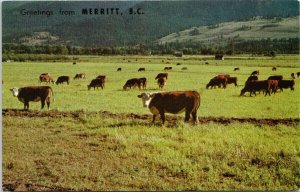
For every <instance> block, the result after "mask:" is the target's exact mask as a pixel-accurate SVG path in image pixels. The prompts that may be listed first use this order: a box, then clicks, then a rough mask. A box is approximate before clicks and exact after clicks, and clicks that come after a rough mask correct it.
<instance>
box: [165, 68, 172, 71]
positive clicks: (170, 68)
mask: <svg viewBox="0 0 300 192" xmlns="http://www.w3.org/2000/svg"><path fill="white" fill-rule="evenodd" d="M167 70H172V67H165V68H164V71H167Z"/></svg>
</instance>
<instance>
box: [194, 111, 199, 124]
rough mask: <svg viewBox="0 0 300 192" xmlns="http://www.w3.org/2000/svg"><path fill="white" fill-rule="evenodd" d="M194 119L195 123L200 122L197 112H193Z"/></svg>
mask: <svg viewBox="0 0 300 192" xmlns="http://www.w3.org/2000/svg"><path fill="white" fill-rule="evenodd" d="M192 117H193V121H194V123H195V124H197V123H198V122H199V120H198V117H197V111H196V112H192Z"/></svg>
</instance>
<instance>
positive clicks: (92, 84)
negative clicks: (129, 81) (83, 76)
mask: <svg viewBox="0 0 300 192" xmlns="http://www.w3.org/2000/svg"><path fill="white" fill-rule="evenodd" d="M104 84H105V81H104V79H93V80H92V81H91V82H90V84H89V85H88V86H87V87H88V90H90V89H91V87H93V88H94V90H95V88H96V87H97V89H98V88H99V87H101V89H102V90H103V88H104Z"/></svg>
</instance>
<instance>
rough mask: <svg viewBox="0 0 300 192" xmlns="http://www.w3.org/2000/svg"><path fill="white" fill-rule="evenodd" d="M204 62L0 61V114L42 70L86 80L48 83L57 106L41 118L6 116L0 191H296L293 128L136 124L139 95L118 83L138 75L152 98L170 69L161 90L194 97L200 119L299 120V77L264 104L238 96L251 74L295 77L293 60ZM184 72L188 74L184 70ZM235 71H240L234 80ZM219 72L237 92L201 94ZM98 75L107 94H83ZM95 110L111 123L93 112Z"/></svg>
mask: <svg viewBox="0 0 300 192" xmlns="http://www.w3.org/2000/svg"><path fill="white" fill-rule="evenodd" d="M203 58H205V59H206V61H203ZM212 58H213V57H212V56H185V57H183V58H174V57H172V56H169V57H167V56H148V57H146V56H145V57H142V56H115V57H92V56H81V57H79V61H78V62H77V64H76V65H72V62H48V63H47V62H22V63H16V62H11V63H3V66H2V71H3V75H2V78H3V82H4V84H3V87H2V107H3V109H23V104H22V103H21V102H19V101H18V100H17V99H16V98H14V97H13V96H12V94H11V93H10V92H9V88H12V87H15V86H16V87H22V86H28V85H39V83H38V76H39V74H41V73H43V72H49V73H50V74H51V75H52V76H53V77H54V78H55V79H56V78H57V77H58V76H60V75H69V76H71V77H73V76H74V75H75V74H76V73H79V72H85V73H86V74H87V78H86V79H83V80H72V81H71V83H70V85H63V86H61V85H60V86H57V85H51V86H52V88H53V90H54V96H55V99H56V100H55V102H54V103H52V106H51V108H52V111H50V112H49V114H48V113H47V114H46V113H45V112H39V114H40V116H37V115H36V113H34V112H35V111H39V109H40V103H30V109H31V110H33V112H28V113H26V114H22V113H21V111H19V112H18V111H16V114H17V115H12V114H8V113H7V114H6V113H5V114H4V116H3V123H2V125H3V164H2V165H3V184H4V185H3V186H4V189H10V190H19V191H24V190H55V189H56V190H68V189H73V190H85V189H89V190H217V189H218V190H234V189H238V190H246V189H249V190H292V189H298V188H299V187H300V179H299V178H300V149H299V146H300V141H299V137H300V130H299V128H300V126H299V121H295V123H291V124H287V123H279V124H278V123H276V124H268V123H262V124H259V123H251V122H245V123H241V122H235V121H230V122H229V123H227V124H224V123H222V122H221V123H216V122H210V121H207V122H205V123H200V124H198V125H196V126H191V125H190V124H186V123H183V122H182V120H181V119H179V120H178V121H175V122H176V123H175V124H171V123H170V121H171V118H173V117H174V115H169V116H167V123H166V126H161V125H160V124H158V123H157V124H151V123H150V119H151V117H150V116H149V117H148V116H147V118H136V117H135V116H137V115H139V117H143V115H146V114H148V115H150V112H149V111H148V109H146V108H143V107H142V102H141V101H140V100H139V98H137V95H138V94H140V93H141V91H139V90H137V89H136V90H129V91H123V90H122V87H123V85H124V83H125V81H126V80H127V79H129V78H133V77H146V78H147V79H148V86H147V87H148V88H147V90H146V91H158V86H157V84H156V82H155V80H154V78H155V76H156V75H157V74H158V73H159V72H162V69H163V68H164V67H165V66H172V67H173V71H170V72H169V79H168V81H167V85H166V86H165V88H164V90H165V91H171V90H190V89H195V90H198V91H199V92H200V94H201V106H200V108H199V111H198V115H199V118H200V119H201V118H202V119H204V118H207V117H214V118H221V117H224V118H233V117H236V118H245V119H250V118H257V119H262V118H271V119H274V120H275V121H276V120H280V119H283V118H294V119H299V114H300V113H299V112H300V110H299V109H300V100H299V98H300V89H299V81H300V80H299V79H300V78H298V79H296V80H295V81H296V87H295V91H294V92H292V91H290V90H284V91H283V92H282V93H281V92H280V93H276V94H275V95H272V96H266V97H265V96H263V95H262V94H260V95H257V96H256V97H250V96H249V94H247V95H246V96H243V97H239V94H240V91H241V89H242V88H243V85H244V82H245V80H246V79H247V77H248V76H249V74H250V73H251V72H252V71H253V70H260V73H261V74H260V75H259V79H266V78H267V77H268V76H269V75H283V76H284V78H285V79H290V74H291V73H292V72H294V73H295V72H298V71H300V67H299V64H298V63H299V56H293V55H290V56H280V55H279V56H278V57H276V58H274V59H270V58H268V57H251V56H247V55H245V56H239V57H238V56H232V57H230V58H228V59H225V60H224V61H215V60H213V59H212ZM166 62H169V63H170V64H165V63H166ZM205 62H208V63H209V64H205ZM177 63H181V65H180V66H177V65H176V64H177ZM272 66H277V71H272V70H271V67H272ZM118 67H122V72H117V71H116V69H117V68H118ZM139 67H145V68H146V72H137V70H138V68H139ZM182 67H188V70H187V71H182V70H181V68H182ZM234 67H240V69H241V70H240V71H237V72H234V71H233V68H234ZM219 73H229V74H230V75H231V76H236V77H238V84H239V85H240V86H239V87H234V86H233V85H229V87H228V88H227V89H225V90H224V89H212V90H206V89H205V85H206V84H207V83H208V81H209V79H211V78H212V77H214V76H215V75H217V74H219ZM100 74H103V75H106V76H107V83H106V87H105V89H104V90H103V91H102V90H96V91H94V90H90V91H88V90H87V84H88V83H89V82H90V80H91V79H93V78H95V77H96V76H97V75H100ZM74 111H77V112H74ZM78 111H80V112H78ZM97 111H109V112H112V113H114V114H116V115H115V116H113V115H108V114H106V113H100V114H96V113H94V112H97ZM60 112H62V113H65V114H68V115H63V114H60ZM19 113H20V114H19ZM131 113H134V114H133V115H131ZM18 114H19V115H18ZM43 114H45V115H43ZM51 114H52V115H51ZM120 114H128V115H127V116H122V115H120ZM178 116H179V117H182V116H183V115H178ZM172 121H173V120H172Z"/></svg>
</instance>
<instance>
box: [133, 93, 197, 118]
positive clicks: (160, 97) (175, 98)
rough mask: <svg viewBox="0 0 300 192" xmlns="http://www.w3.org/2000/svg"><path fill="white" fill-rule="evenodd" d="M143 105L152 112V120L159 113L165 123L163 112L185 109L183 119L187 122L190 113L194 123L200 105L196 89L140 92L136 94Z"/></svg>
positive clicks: (176, 112) (182, 110)
mask: <svg viewBox="0 0 300 192" xmlns="http://www.w3.org/2000/svg"><path fill="white" fill-rule="evenodd" d="M138 97H139V98H141V99H142V102H143V106H144V107H148V108H149V110H150V112H151V113H152V114H153V119H152V122H153V123H154V122H155V118H156V116H157V115H160V118H161V120H162V123H163V124H164V123H165V113H172V114H178V113H182V112H184V111H185V118H184V121H185V122H188V121H189V119H190V116H191V115H192V117H193V121H194V123H197V122H198V117H197V111H198V108H199V106H200V94H199V93H198V92H197V91H172V92H160V93H142V94H141V95H138Z"/></svg>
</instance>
